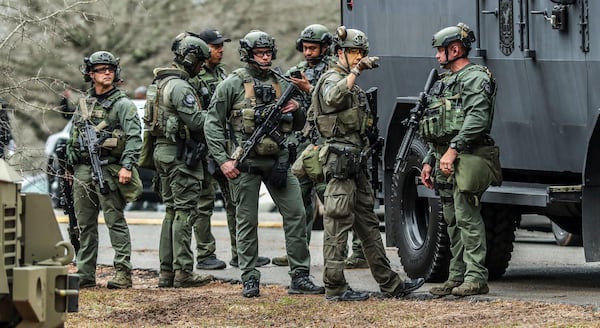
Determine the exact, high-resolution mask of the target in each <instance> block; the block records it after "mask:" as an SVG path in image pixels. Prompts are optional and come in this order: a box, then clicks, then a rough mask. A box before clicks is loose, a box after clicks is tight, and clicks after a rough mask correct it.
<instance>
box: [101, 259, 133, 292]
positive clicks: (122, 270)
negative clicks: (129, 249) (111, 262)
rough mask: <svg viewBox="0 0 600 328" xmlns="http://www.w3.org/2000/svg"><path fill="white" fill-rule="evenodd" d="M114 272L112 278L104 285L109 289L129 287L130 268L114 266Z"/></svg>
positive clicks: (130, 284)
mask: <svg viewBox="0 0 600 328" xmlns="http://www.w3.org/2000/svg"><path fill="white" fill-rule="evenodd" d="M115 270H116V273H115V277H114V278H113V279H112V280H109V281H108V283H107V284H106V287H108V288H109V289H125V288H131V286H132V285H133V284H132V283H131V270H129V269H128V268H126V267H125V266H122V265H117V266H116V267H115Z"/></svg>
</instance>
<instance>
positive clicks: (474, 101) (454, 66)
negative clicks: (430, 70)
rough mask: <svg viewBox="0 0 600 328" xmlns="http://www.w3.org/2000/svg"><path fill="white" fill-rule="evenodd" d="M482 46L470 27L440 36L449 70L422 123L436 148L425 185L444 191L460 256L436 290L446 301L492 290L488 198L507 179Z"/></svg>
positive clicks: (441, 58)
mask: <svg viewBox="0 0 600 328" xmlns="http://www.w3.org/2000/svg"><path fill="white" fill-rule="evenodd" d="M474 41H475V35H474V34H473V32H472V31H470V30H469V27H468V26H466V25H465V24H463V23H459V24H458V25H457V26H451V27H447V28H444V29H442V30H440V31H439V32H437V33H436V34H434V36H433V41H432V46H433V47H434V48H436V49H437V53H436V59H437V60H438V62H439V63H440V65H441V66H442V67H443V68H446V69H448V71H447V72H444V73H443V74H441V77H440V80H438V81H437V82H436V83H435V84H434V85H433V87H432V88H431V90H430V92H429V105H428V108H427V110H426V111H425V112H424V114H423V117H422V120H421V122H420V124H419V126H420V133H421V135H422V136H423V138H424V139H425V140H426V141H427V142H429V143H430V145H431V147H430V151H429V153H428V155H427V156H426V158H425V160H424V161H423V170H422V172H421V180H422V181H423V184H424V185H425V186H427V187H428V188H435V189H436V190H437V192H439V195H440V199H441V202H442V207H443V214H444V219H445V221H446V223H447V224H448V235H449V237H450V247H451V251H452V260H451V261H450V274H449V277H448V280H447V281H446V282H444V284H442V285H441V286H436V287H433V288H431V289H430V292H431V293H432V294H434V295H439V296H443V295H450V294H453V295H457V296H467V295H476V294H486V293H488V291H489V289H488V285H487V281H488V271H487V269H486V267H485V257H486V238H485V226H484V222H483V219H482V217H481V213H480V210H481V207H480V199H481V196H482V194H483V192H484V191H485V189H487V187H488V186H489V185H490V184H497V183H500V181H501V177H500V164H499V163H500V162H499V160H498V147H497V146H494V140H493V139H492V138H491V137H490V135H489V133H490V130H491V128H492V118H493V114H494V101H495V96H496V84H495V81H494V78H493V77H492V74H491V73H490V71H489V70H488V69H487V68H486V67H484V66H481V65H476V64H473V63H471V62H470V60H469V59H468V57H467V56H468V54H469V50H471V44H472V42H474ZM434 168H435V169H434Z"/></svg>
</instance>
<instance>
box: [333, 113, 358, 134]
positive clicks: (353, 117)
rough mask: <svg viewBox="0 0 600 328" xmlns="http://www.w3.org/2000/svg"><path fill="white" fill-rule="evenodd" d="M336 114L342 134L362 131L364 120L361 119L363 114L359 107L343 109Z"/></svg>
mask: <svg viewBox="0 0 600 328" xmlns="http://www.w3.org/2000/svg"><path fill="white" fill-rule="evenodd" d="M335 116H337V126H338V128H339V129H340V133H341V134H343V135H346V134H350V133H352V132H357V131H360V128H361V126H360V125H361V121H362V120H361V119H360V118H361V114H360V109H359V108H358V107H352V108H349V109H346V110H343V111H341V112H339V113H338V114H337V115H335Z"/></svg>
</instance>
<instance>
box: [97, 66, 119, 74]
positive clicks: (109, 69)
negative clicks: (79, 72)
mask: <svg viewBox="0 0 600 328" xmlns="http://www.w3.org/2000/svg"><path fill="white" fill-rule="evenodd" d="M116 70H117V69H116V68H114V67H112V66H107V67H98V68H94V69H93V70H92V72H94V73H114V72H115V71H116Z"/></svg>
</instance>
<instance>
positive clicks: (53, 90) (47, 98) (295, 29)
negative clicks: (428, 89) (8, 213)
mask: <svg viewBox="0 0 600 328" xmlns="http://www.w3.org/2000/svg"><path fill="white" fill-rule="evenodd" d="M339 17H340V15H339V1H337V0H325V1H319V0H303V1H287V0H283V1H282V0H242V1H240V0H177V1H172V0H119V1H112V0H79V1H76V0H62V1H60V0H0V21H2V24H0V97H1V98H3V99H5V100H6V101H8V102H9V103H10V106H11V108H12V109H14V111H13V118H12V124H13V135H14V138H15V140H16V142H17V147H18V148H17V154H16V155H15V156H14V157H13V158H12V159H11V160H10V162H11V164H13V165H14V166H15V167H17V169H18V170H21V171H23V172H24V174H26V173H27V172H28V171H32V170H36V169H40V168H43V163H44V158H45V155H44V151H43V146H44V142H45V140H46V138H47V137H48V136H49V135H50V134H52V133H55V132H57V131H59V130H60V129H62V128H63V127H64V125H65V124H66V123H67V122H66V120H64V119H63V118H62V116H61V115H60V113H59V111H58V104H59V102H60V99H61V96H62V94H63V91H64V90H65V88H72V89H73V90H74V93H75V94H77V93H81V92H83V91H84V90H85V89H86V88H88V87H89V85H87V84H86V83H84V82H83V78H82V76H81V73H80V72H79V66H80V65H81V64H82V63H83V57H84V56H87V55H89V54H91V53H92V52H94V51H97V50H107V51H110V52H112V53H113V54H115V55H116V56H118V57H120V63H121V68H122V78H123V79H124V84H123V85H122V86H121V87H122V88H123V89H125V90H126V91H127V92H129V93H130V94H132V93H133V90H134V89H135V88H136V87H137V86H140V85H148V84H149V83H150V82H151V80H152V69H153V68H155V67H161V66H167V65H169V64H170V62H171V60H172V53H171V51H170V47H171V41H172V39H173V38H174V37H175V36H176V35H177V34H179V33H180V32H182V31H192V32H200V31H201V30H202V29H204V28H207V27H214V28H217V29H219V30H220V31H221V32H222V33H223V34H224V35H226V36H228V37H230V38H231V39H232V42H231V43H227V44H226V47H225V59H224V63H225V64H226V65H227V66H228V68H229V70H233V69H235V68H237V67H239V66H240V65H241V62H240V61H239V56H238V46H239V43H238V40H239V39H240V38H242V37H243V36H244V35H245V34H246V33H248V32H249V31H250V30H252V29H260V30H263V31H265V32H267V33H269V34H271V35H272V36H273V37H275V38H276V40H277V47H278V50H279V52H278V59H277V60H276V62H275V65H276V66H280V67H281V68H282V69H284V70H286V69H287V68H289V67H290V66H292V65H295V64H296V63H297V62H299V61H300V60H302V54H301V53H299V52H297V51H296V50H295V42H296V39H297V38H298V36H299V34H300V32H301V31H302V29H303V28H304V27H305V26H306V25H309V24H313V23H320V24H323V25H325V26H327V27H328V28H330V30H331V31H333V30H334V29H335V28H336V27H337V26H338V25H339V23H340V22H339Z"/></svg>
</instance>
